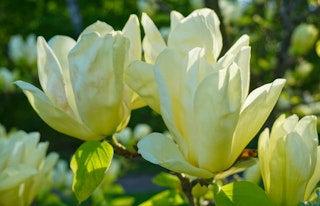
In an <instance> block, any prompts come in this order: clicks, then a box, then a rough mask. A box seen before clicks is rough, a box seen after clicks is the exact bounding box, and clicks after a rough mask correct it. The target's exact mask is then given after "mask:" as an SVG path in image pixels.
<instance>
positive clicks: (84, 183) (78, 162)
mask: <svg viewBox="0 0 320 206" xmlns="http://www.w3.org/2000/svg"><path fill="white" fill-rule="evenodd" d="M112 157H113V147H112V146H111V145H110V144H109V143H107V142H98V141H89V142H85V143H83V144H82V145H81V146H80V147H79V148H78V149H77V151H76V152H75V154H73V156H72V159H71V163H70V166H71V169H72V171H73V174H74V177H73V184H72V190H73V192H74V193H75V195H76V197H77V199H78V201H79V202H82V201H84V200H86V199H87V198H88V197H89V196H90V195H91V194H92V193H93V192H94V190H95V189H96V188H97V187H98V186H99V184H100V183H101V182H102V180H103V178H104V175H105V173H106V171H107V170H108V168H109V165H110V163H111V160H112Z"/></svg>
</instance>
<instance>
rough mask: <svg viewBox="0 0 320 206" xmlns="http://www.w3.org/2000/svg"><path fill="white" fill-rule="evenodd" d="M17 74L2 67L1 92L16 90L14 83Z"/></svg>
mask: <svg viewBox="0 0 320 206" xmlns="http://www.w3.org/2000/svg"><path fill="white" fill-rule="evenodd" d="M15 79H16V74H15V73H13V72H11V71H10V70H9V69H7V68H5V67H0V91H4V92H10V91H13V90H14V86H13V81H14V80H15Z"/></svg>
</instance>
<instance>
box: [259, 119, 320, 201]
mask: <svg viewBox="0 0 320 206" xmlns="http://www.w3.org/2000/svg"><path fill="white" fill-rule="evenodd" d="M316 128H317V118H316V117H315V116H305V117H303V118H302V119H300V120H299V118H298V117H297V116H296V115H291V116H289V117H288V118H286V117H285V115H281V116H280V117H279V118H278V119H277V120H276V121H275V122H274V124H273V127H272V129H271V131H269V129H268V128H267V129H265V130H264V131H263V132H262V133H261V135H260V138H259V142H258V153H259V162H260V170H261V175H262V179H263V183H264V187H265V191H266V193H267V195H268V196H269V197H270V199H271V200H272V201H273V202H274V203H275V205H288V206H289V205H298V204H299V202H302V201H307V200H308V198H309V196H310V194H311V193H312V191H313V189H314V188H315V186H316V184H317V183H318V182H319V180H320V147H319V146H318V134H317V129H316Z"/></svg>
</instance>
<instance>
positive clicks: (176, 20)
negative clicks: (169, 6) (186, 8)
mask: <svg viewBox="0 0 320 206" xmlns="http://www.w3.org/2000/svg"><path fill="white" fill-rule="evenodd" d="M183 18H184V16H183V15H182V14H180V13H179V12H177V11H171V13H170V30H171V31H172V30H174V28H175V27H176V26H177V25H178V24H180V22H181V21H182V19H183Z"/></svg>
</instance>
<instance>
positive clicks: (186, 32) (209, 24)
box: [168, 9, 222, 64]
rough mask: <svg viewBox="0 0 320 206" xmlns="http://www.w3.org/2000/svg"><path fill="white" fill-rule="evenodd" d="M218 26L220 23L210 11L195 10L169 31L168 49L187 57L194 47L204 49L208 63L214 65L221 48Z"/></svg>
mask: <svg viewBox="0 0 320 206" xmlns="http://www.w3.org/2000/svg"><path fill="white" fill-rule="evenodd" d="M219 25H220V21H219V19H218V17H217V15H216V14H215V13H214V12H213V11H212V10H210V9H200V10H196V11H194V12H192V13H191V14H190V15H189V16H188V17H186V18H184V19H183V20H182V21H181V22H180V24H177V25H176V26H175V28H174V30H172V31H171V33H170V34H169V36H168V47H169V48H172V49H175V50H177V51H178V52H180V53H181V54H182V55H187V53H188V52H189V51H190V50H191V49H193V48H195V47H201V48H204V49H205V51H206V52H205V53H206V57H207V59H208V61H209V62H210V63H211V64H214V63H215V62H216V60H217V58H218V56H219V55H220V51H221V48H222V37H221V33H220V28H219ZM200 33H201V37H199V34H200Z"/></svg>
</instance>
